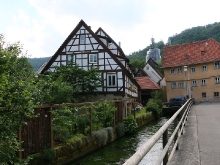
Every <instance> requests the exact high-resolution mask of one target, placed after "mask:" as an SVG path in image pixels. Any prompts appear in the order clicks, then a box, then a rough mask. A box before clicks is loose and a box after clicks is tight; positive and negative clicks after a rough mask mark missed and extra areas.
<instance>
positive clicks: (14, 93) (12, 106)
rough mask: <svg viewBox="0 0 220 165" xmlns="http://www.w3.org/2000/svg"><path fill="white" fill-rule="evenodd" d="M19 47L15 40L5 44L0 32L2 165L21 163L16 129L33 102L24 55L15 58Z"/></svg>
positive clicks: (0, 134)
mask: <svg viewBox="0 0 220 165" xmlns="http://www.w3.org/2000/svg"><path fill="white" fill-rule="evenodd" d="M21 50H22V47H21V45H20V44H19V43H15V44H10V45H5V40H4V36H3V35H0V107H1V108H0V162H1V163H2V164H6V165H7V164H25V161H22V160H20V159H19V158H18V157H17V152H18V151H19V150H20V149H19V146H20V144H21V142H19V141H18V139H17V138H18V131H19V129H20V128H21V127H22V126H23V125H24V124H26V122H25V121H26V119H28V118H31V117H33V108H34V107H35V105H36V100H34V99H33V97H32V93H34V92H33V91H34V90H35V87H34V83H33V80H34V79H33V78H34V75H33V74H32V68H31V65H30V64H29V63H28V61H27V58H26V57H24V56H22V57H20V58H19V56H20V55H21Z"/></svg>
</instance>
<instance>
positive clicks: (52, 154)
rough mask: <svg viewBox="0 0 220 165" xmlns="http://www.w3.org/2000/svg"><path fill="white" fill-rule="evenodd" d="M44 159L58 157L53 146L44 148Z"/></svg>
mask: <svg viewBox="0 0 220 165" xmlns="http://www.w3.org/2000/svg"><path fill="white" fill-rule="evenodd" d="M43 156H44V159H46V160H48V161H51V160H53V159H54V158H55V157H56V151H55V150H54V149H52V148H46V149H44V150H43Z"/></svg>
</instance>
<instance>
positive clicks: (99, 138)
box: [93, 129, 108, 147]
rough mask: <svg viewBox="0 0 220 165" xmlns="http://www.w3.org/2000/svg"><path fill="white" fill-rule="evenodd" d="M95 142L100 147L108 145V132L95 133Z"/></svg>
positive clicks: (103, 130) (102, 130)
mask: <svg viewBox="0 0 220 165" xmlns="http://www.w3.org/2000/svg"><path fill="white" fill-rule="evenodd" d="M93 134H94V137H95V141H96V143H97V144H98V146H99V147H102V146H104V145H106V143H107V140H108V132H107V131H106V130H105V129H101V130H99V131H95V132H94V133H93Z"/></svg>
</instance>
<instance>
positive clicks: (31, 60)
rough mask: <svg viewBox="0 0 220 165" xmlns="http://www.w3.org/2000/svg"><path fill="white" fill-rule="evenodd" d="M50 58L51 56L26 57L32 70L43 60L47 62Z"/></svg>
mask: <svg viewBox="0 0 220 165" xmlns="http://www.w3.org/2000/svg"><path fill="white" fill-rule="evenodd" d="M50 59H51V57H43V58H28V62H29V63H30V64H31V66H32V68H33V70H34V72H36V71H37V70H38V69H39V68H40V66H41V65H43V64H44V63H45V62H48V61H49V60H50Z"/></svg>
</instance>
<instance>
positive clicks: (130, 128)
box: [124, 116, 138, 134]
mask: <svg viewBox="0 0 220 165" xmlns="http://www.w3.org/2000/svg"><path fill="white" fill-rule="evenodd" d="M124 127H125V133H127V134H133V133H135V132H136V130H137V128H138V126H137V123H136V120H135V119H134V117H133V116H127V117H125V118H124Z"/></svg>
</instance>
